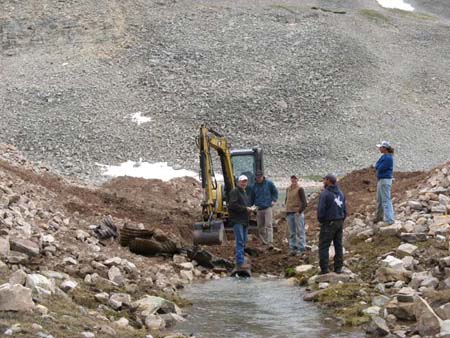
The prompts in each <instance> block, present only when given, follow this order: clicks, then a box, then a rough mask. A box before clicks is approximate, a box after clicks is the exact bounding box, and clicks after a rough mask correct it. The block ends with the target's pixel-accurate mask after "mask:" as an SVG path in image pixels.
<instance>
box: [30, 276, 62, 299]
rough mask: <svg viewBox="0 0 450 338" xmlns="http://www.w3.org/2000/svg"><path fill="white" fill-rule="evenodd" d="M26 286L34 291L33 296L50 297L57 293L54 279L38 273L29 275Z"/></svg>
mask: <svg viewBox="0 0 450 338" xmlns="http://www.w3.org/2000/svg"><path fill="white" fill-rule="evenodd" d="M25 285H26V287H27V288H30V289H31V290H32V291H33V295H42V296H50V295H52V294H55V291H56V290H55V282H54V280H53V279H48V278H47V277H45V276H43V275H40V274H37V273H34V274H29V275H28V276H27V281H26V284H25Z"/></svg>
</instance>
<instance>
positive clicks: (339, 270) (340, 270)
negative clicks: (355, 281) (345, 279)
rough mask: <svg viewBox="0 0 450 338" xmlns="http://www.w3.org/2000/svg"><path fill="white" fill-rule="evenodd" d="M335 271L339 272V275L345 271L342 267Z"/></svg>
mask: <svg viewBox="0 0 450 338" xmlns="http://www.w3.org/2000/svg"><path fill="white" fill-rule="evenodd" d="M334 273H337V274H338V275H340V274H341V273H343V271H342V268H338V269H335V270H334Z"/></svg>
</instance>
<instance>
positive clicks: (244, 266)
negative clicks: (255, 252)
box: [234, 263, 250, 271]
mask: <svg viewBox="0 0 450 338" xmlns="http://www.w3.org/2000/svg"><path fill="white" fill-rule="evenodd" d="M234 269H235V270H237V271H239V270H250V264H248V263H243V264H236V265H235V266H234Z"/></svg>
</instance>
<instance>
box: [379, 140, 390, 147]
mask: <svg viewBox="0 0 450 338" xmlns="http://www.w3.org/2000/svg"><path fill="white" fill-rule="evenodd" d="M377 147H378V148H381V147H383V148H386V149H389V148H390V147H391V144H390V143H389V142H388V141H381V143H378V144H377Z"/></svg>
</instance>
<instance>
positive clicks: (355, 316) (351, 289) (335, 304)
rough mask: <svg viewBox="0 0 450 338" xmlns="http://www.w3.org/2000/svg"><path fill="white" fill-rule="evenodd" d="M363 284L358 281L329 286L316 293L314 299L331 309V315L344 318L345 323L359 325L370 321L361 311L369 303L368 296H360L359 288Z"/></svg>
mask: <svg viewBox="0 0 450 338" xmlns="http://www.w3.org/2000/svg"><path fill="white" fill-rule="evenodd" d="M363 286H364V285H361V284H360V283H345V284H337V285H332V286H329V287H328V288H327V289H325V290H323V291H321V292H319V293H318V295H317V298H316V299H315V301H317V302H319V303H321V304H322V305H325V306H326V307H328V308H330V309H333V310H332V311H333V316H335V317H340V318H342V319H343V320H344V323H345V325H349V326H359V325H362V324H364V323H367V322H369V321H370V317H369V316H367V315H366V314H364V313H363V312H362V311H363V309H364V308H366V307H367V305H363V304H361V302H365V303H369V302H370V297H369V296H361V295H360V290H361V289H362V288H363Z"/></svg>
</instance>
